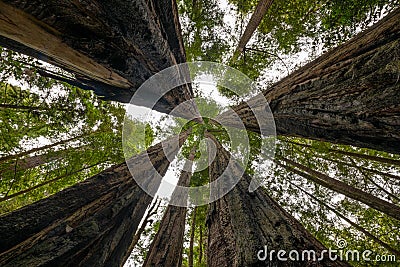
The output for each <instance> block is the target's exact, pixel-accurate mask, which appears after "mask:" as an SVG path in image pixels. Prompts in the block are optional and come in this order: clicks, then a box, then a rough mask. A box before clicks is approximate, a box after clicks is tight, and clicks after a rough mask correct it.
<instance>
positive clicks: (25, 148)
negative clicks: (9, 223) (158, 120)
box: [0, 49, 154, 213]
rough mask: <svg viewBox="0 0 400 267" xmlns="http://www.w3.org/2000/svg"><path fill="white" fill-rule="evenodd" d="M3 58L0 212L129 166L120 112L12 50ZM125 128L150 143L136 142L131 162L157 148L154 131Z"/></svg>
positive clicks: (0, 74) (136, 125) (139, 125)
mask: <svg viewBox="0 0 400 267" xmlns="http://www.w3.org/2000/svg"><path fill="white" fill-rule="evenodd" d="M1 54H2V60H1V63H0V64H1V66H2V69H1V72H0V79H1V81H2V82H0V175H1V183H0V213H4V212H9V211H12V210H14V209H16V208H19V207H21V206H24V205H27V204H30V203H32V202H34V201H37V200H40V199H42V198H44V197H47V196H49V195H52V194H54V193H57V192H59V191H60V190H62V189H64V188H66V187H68V186H72V185H74V184H76V183H77V182H80V181H83V180H85V179H86V178H88V177H91V176H93V175H95V174H97V173H99V172H100V171H102V170H104V169H105V168H107V167H109V166H111V165H113V164H116V163H121V162H123V161H124V154H123V152H122V144H121V135H122V124H123V122H124V117H125V109H124V107H123V106H122V105H120V104H116V103H111V102H105V101H102V100H99V99H98V98H97V97H96V96H95V95H94V94H93V93H92V92H89V91H82V90H80V89H78V88H75V87H72V86H70V85H69V84H65V83H60V82H57V81H54V80H51V79H49V78H44V77H41V76H40V75H38V73H37V70H38V69H39V68H41V67H42V66H40V62H37V61H35V60H32V59H30V58H26V57H24V56H22V55H19V54H16V53H14V52H10V51H9V50H6V49H2V50H1ZM27 62H31V63H29V65H28V63H27ZM9 82H12V83H13V84H16V83H18V84H19V86H16V85H11V84H10V83H9ZM127 125H131V126H132V127H134V128H136V129H139V128H140V129H142V132H143V133H144V136H145V137H144V138H143V139H144V140H138V138H135V137H136V136H135V135H134V134H133V135H132V136H131V139H130V143H129V144H127V145H126V148H127V149H128V150H132V151H133V152H132V155H133V154H137V153H139V152H141V151H143V150H145V149H146V148H147V147H148V146H149V145H151V144H152V142H153V140H154V132H153V130H152V128H151V127H150V125H145V124H143V123H141V122H128V123H127ZM136 134H137V133H136Z"/></svg>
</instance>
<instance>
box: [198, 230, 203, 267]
mask: <svg viewBox="0 0 400 267" xmlns="http://www.w3.org/2000/svg"><path fill="white" fill-rule="evenodd" d="M199 231H200V233H199V264H200V265H201V262H202V261H203V226H202V225H200V227H199Z"/></svg>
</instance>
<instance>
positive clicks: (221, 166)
mask: <svg viewBox="0 0 400 267" xmlns="http://www.w3.org/2000/svg"><path fill="white" fill-rule="evenodd" d="M216 145H217V155H216V157H215V160H214V161H213V162H212V163H211V165H210V167H209V171H210V179H211V180H213V179H216V178H217V177H219V176H220V175H221V174H222V173H223V172H224V170H225V168H226V167H227V166H228V162H229V158H230V155H229V153H228V152H227V151H226V150H225V149H224V148H223V147H222V146H221V145H220V144H219V143H218V142H216ZM233 168H234V169H232V170H231V174H232V175H237V174H238V172H239V173H241V172H240V168H241V167H240V166H239V164H238V163H234V164H233ZM250 179H251V178H250V177H249V176H248V175H246V174H244V175H243V177H242V178H241V179H240V181H239V183H238V184H237V185H236V186H235V187H234V188H233V189H232V190H231V191H230V192H229V193H228V194H226V195H225V196H224V197H222V198H221V199H219V200H217V201H215V202H213V203H211V204H210V211H209V215H208V218H207V224H208V231H209V233H208V248H207V262H208V266H209V267H213V266H233V267H235V266H348V265H347V264H346V263H344V262H340V261H337V262H333V261H329V259H327V258H326V257H324V260H322V261H312V258H311V259H310V260H309V261H305V262H304V261H288V262H282V261H279V260H278V258H277V257H276V253H275V254H274V256H273V257H272V259H271V258H270V257H269V253H268V255H266V256H267V257H266V259H265V261H260V260H259V259H258V255H259V252H260V250H263V249H264V246H267V249H268V251H271V250H275V251H277V250H285V251H287V253H289V251H291V250H296V251H298V252H299V254H300V255H301V254H302V251H305V250H314V251H315V252H316V257H319V256H320V254H321V251H322V250H324V249H325V248H324V246H323V245H322V244H321V243H320V242H318V241H317V240H316V239H315V238H314V237H313V236H312V235H311V234H310V233H308V232H307V230H306V229H305V228H304V227H303V226H302V225H301V224H300V223H299V222H298V221H297V220H296V219H294V218H293V217H292V216H291V215H290V214H288V213H287V212H286V211H285V210H284V209H282V208H281V207H280V206H279V205H278V204H277V203H276V202H275V201H274V200H273V199H271V198H270V197H269V196H268V195H267V194H266V192H265V191H264V190H263V189H262V188H259V189H258V190H256V191H254V192H253V193H250V192H249V190H248V188H249V185H250ZM262 256H263V253H261V257H262ZM285 256H286V258H287V257H288V255H287V254H286V255H285ZM306 258H307V257H306Z"/></svg>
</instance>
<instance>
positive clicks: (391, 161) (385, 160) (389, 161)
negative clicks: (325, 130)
mask: <svg viewBox="0 0 400 267" xmlns="http://www.w3.org/2000/svg"><path fill="white" fill-rule="evenodd" d="M285 142H288V143H290V144H294V145H298V146H302V147H306V148H312V146H310V145H307V144H301V143H297V142H293V141H288V140H285ZM328 152H332V153H337V154H341V155H345V156H350V157H356V158H360V159H365V160H370V161H376V162H381V163H385V164H390V165H394V166H399V167H400V160H398V159H389V158H383V157H379V156H374V155H366V154H362V153H356V152H350V151H344V150H340V149H334V148H329V149H328Z"/></svg>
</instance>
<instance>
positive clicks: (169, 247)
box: [143, 146, 196, 267]
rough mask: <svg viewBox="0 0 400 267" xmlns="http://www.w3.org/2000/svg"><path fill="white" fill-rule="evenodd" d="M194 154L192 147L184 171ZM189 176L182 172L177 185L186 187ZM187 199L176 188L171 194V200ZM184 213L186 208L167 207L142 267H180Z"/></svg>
mask: <svg viewBox="0 0 400 267" xmlns="http://www.w3.org/2000/svg"><path fill="white" fill-rule="evenodd" d="M195 153H196V147H195V146H194V147H193V149H192V150H191V152H190V154H189V157H188V159H189V161H187V162H186V163H185V166H186V167H185V170H189V169H191V168H192V161H193V159H194V157H195ZM191 176H192V174H191V172H187V171H182V173H181V175H180V177H179V180H178V184H177V185H178V186H183V187H188V186H189V184H190V177H191ZM187 197H188V196H187V195H186V196H185V195H182V192H180V190H179V189H178V188H177V189H175V190H174V192H173V193H172V196H171V199H178V198H179V199H181V198H182V199H184V202H182V203H186V201H187ZM186 211H187V208H186V207H178V206H172V205H168V207H167V210H166V211H165V214H164V216H163V218H162V220H161V223H160V228H159V229H158V231H157V233H156V235H155V237H154V239H153V242H152V243H151V245H150V248H149V251H148V253H147V257H146V260H145V261H144V264H143V266H163V267H173V266H175V267H180V266H181V265H182V249H183V237H184V235H185V220H186Z"/></svg>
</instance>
